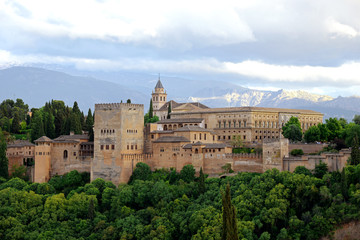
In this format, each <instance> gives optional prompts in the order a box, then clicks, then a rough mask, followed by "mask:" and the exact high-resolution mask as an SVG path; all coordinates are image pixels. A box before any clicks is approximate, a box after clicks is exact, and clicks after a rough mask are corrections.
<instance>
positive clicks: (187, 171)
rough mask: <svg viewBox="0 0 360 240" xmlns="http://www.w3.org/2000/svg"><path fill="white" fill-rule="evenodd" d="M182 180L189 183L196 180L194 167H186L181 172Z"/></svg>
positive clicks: (189, 165)
mask: <svg viewBox="0 0 360 240" xmlns="http://www.w3.org/2000/svg"><path fill="white" fill-rule="evenodd" d="M180 179H182V180H184V182H187V183H190V182H193V181H194V179H195V168H194V166H193V165H191V164H188V165H185V166H184V167H183V168H182V169H181V171H180Z"/></svg>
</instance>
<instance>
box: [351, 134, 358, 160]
mask: <svg viewBox="0 0 360 240" xmlns="http://www.w3.org/2000/svg"><path fill="white" fill-rule="evenodd" d="M359 163H360V149H359V138H358V136H357V134H356V135H355V136H354V140H353V145H352V147H351V160H350V165H358V164H359Z"/></svg>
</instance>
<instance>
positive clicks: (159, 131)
mask: <svg viewBox="0 0 360 240" xmlns="http://www.w3.org/2000/svg"><path fill="white" fill-rule="evenodd" d="M173 132H174V131H173V130H154V131H152V132H150V133H173Z"/></svg>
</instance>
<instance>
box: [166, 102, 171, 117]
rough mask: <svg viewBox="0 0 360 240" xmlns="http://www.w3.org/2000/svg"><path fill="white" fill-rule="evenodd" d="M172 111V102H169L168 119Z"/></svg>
mask: <svg viewBox="0 0 360 240" xmlns="http://www.w3.org/2000/svg"><path fill="white" fill-rule="evenodd" d="M170 113H171V102H169V105H168V114H167V117H166V118H167V119H170Z"/></svg>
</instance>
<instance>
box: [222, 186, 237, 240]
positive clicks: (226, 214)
mask: <svg viewBox="0 0 360 240" xmlns="http://www.w3.org/2000/svg"><path fill="white" fill-rule="evenodd" d="M222 212H223V217H222V219H223V224H222V236H221V239H222V240H238V239H239V237H238V229H237V221H236V209H235V207H234V205H233V204H232V203H231V195H230V185H229V183H228V184H227V185H226V189H225V194H224V193H223V194H222Z"/></svg>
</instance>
